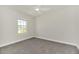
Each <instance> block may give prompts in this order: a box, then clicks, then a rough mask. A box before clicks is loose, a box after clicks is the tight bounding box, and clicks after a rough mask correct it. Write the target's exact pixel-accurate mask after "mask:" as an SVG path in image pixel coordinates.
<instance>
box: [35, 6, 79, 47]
mask: <svg viewBox="0 0 79 59" xmlns="http://www.w3.org/2000/svg"><path fill="white" fill-rule="evenodd" d="M36 28H37V33H38V34H37V37H40V38H45V39H48V40H52V41H58V42H62V43H67V44H72V45H77V46H78V47H79V6H68V7H66V8H65V7H64V8H63V9H61V10H56V11H52V10H51V11H50V12H48V13H46V14H43V15H41V16H40V17H38V18H37V27H36Z"/></svg>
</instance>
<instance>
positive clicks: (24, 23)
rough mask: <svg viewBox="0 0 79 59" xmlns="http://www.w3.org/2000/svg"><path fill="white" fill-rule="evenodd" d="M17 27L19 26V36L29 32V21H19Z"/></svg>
mask: <svg viewBox="0 0 79 59" xmlns="http://www.w3.org/2000/svg"><path fill="white" fill-rule="evenodd" d="M17 25H18V34H21V33H26V32H27V21H25V20H17Z"/></svg>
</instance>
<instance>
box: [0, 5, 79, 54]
mask: <svg viewBox="0 0 79 59" xmlns="http://www.w3.org/2000/svg"><path fill="white" fill-rule="evenodd" d="M0 54H79V5H78V6H77V5H0Z"/></svg>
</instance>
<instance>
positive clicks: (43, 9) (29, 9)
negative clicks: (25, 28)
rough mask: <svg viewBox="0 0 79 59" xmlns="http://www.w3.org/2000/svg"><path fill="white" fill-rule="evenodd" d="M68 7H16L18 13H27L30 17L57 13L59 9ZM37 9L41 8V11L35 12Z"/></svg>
mask: <svg viewBox="0 0 79 59" xmlns="http://www.w3.org/2000/svg"><path fill="white" fill-rule="evenodd" d="M64 7H66V6H58V5H17V6H14V7H13V8H15V9H16V10H17V11H20V12H23V13H26V14H27V15H29V16H32V17H37V16H39V15H42V14H44V13H46V12H48V11H50V10H52V11H56V10H58V9H61V8H64ZM36 8H39V11H35V9H36Z"/></svg>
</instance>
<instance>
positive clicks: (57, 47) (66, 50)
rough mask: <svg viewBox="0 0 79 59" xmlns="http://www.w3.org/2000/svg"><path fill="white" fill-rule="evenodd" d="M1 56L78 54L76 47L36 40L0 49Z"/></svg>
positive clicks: (32, 39)
mask: <svg viewBox="0 0 79 59" xmlns="http://www.w3.org/2000/svg"><path fill="white" fill-rule="evenodd" d="M0 53H1V54H78V53H79V51H78V49H77V47H75V46H72V45H67V44H62V43H57V42H52V41H47V40H43V39H38V38H31V39H28V40H24V41H22V42H19V43H16V44H12V45H9V46H5V47H2V48H0Z"/></svg>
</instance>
